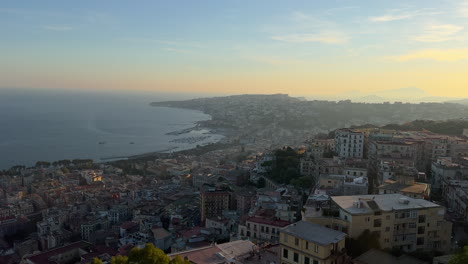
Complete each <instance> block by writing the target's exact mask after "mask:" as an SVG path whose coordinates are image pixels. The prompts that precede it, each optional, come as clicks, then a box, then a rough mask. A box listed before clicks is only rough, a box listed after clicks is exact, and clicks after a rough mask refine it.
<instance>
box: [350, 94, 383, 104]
mask: <svg viewBox="0 0 468 264" xmlns="http://www.w3.org/2000/svg"><path fill="white" fill-rule="evenodd" d="M354 101H357V102H363V103H383V102H385V101H386V100H385V98H383V97H380V96H377V95H375V94H372V95H368V96H364V97H361V98H358V99H357V100H354Z"/></svg>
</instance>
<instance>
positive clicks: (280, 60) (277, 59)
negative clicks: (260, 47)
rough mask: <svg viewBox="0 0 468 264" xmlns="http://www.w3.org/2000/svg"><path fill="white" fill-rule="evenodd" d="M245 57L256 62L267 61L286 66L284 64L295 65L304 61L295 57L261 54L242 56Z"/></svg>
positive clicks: (271, 63) (266, 62)
mask: <svg viewBox="0 0 468 264" xmlns="http://www.w3.org/2000/svg"><path fill="white" fill-rule="evenodd" d="M242 57H243V58H245V59H247V60H251V61H255V62H260V63H265V64H269V65H273V66H284V65H294V64H299V63H302V61H300V60H297V59H293V58H281V57H277V56H261V55H253V56H242Z"/></svg>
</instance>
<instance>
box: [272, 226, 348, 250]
mask: <svg viewBox="0 0 468 264" xmlns="http://www.w3.org/2000/svg"><path fill="white" fill-rule="evenodd" d="M281 232H282V233H286V234H288V235H292V236H295V237H299V238H302V239H305V240H307V241H310V242H313V243H316V244H319V245H322V246H326V245H330V244H333V243H338V242H339V241H341V240H343V239H344V238H345V237H346V234H345V233H343V232H340V231H336V230H333V229H330V228H327V227H324V226H321V225H318V224H314V223H311V222H306V221H299V222H297V223H294V224H291V225H289V226H287V227H284V228H282V229H281Z"/></svg>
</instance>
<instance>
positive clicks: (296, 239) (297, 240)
mask: <svg viewBox="0 0 468 264" xmlns="http://www.w3.org/2000/svg"><path fill="white" fill-rule="evenodd" d="M294 245H295V246H299V238H295V239H294Z"/></svg>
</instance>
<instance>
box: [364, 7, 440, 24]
mask: <svg viewBox="0 0 468 264" xmlns="http://www.w3.org/2000/svg"><path fill="white" fill-rule="evenodd" d="M438 14H441V12H438V11H435V10H433V9H429V8H426V9H420V10H407V9H394V10H390V11H388V12H387V14H385V15H381V16H372V17H369V21H371V22H390V21H397V20H405V19H411V18H414V17H417V16H429V15H438Z"/></svg>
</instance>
